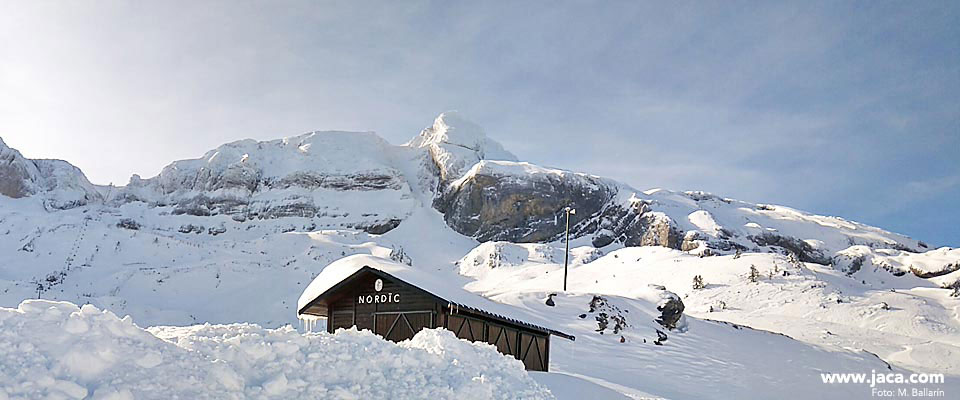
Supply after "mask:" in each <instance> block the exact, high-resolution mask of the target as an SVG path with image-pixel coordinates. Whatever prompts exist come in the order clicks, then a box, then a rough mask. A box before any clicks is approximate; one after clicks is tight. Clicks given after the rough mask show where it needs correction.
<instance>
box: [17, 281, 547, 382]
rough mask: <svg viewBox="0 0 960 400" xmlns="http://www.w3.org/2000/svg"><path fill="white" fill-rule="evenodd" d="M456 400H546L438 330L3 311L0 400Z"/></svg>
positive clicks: (57, 309)
mask: <svg viewBox="0 0 960 400" xmlns="http://www.w3.org/2000/svg"><path fill="white" fill-rule="evenodd" d="M155 335H156V336H155ZM161 338H162V339H161ZM163 339H165V340H163ZM454 397H463V398H470V399H508V398H509V399H515V398H523V399H550V398H553V396H552V395H551V393H550V392H549V391H548V390H547V389H545V388H543V387H542V386H540V385H538V384H537V383H536V382H535V381H534V380H533V379H532V378H531V377H530V376H529V375H528V374H527V372H526V371H524V369H523V364H522V363H521V362H520V361H518V360H515V359H513V358H510V357H506V356H503V355H501V354H500V353H498V352H497V351H496V349H495V348H494V347H493V346H490V345H486V344H475V343H471V342H467V341H463V340H459V339H457V338H456V337H454V335H453V334H452V333H451V332H448V331H443V330H424V331H421V332H420V333H418V334H417V335H416V336H415V337H414V338H413V339H411V340H409V341H405V342H401V343H392V342H388V341H385V340H383V339H381V338H380V337H378V336H375V335H373V334H372V333H370V332H369V331H361V332H358V331H356V330H346V331H340V332H338V333H337V334H333V335H331V334H327V333H319V334H316V333H308V334H300V333H298V332H296V331H295V330H294V329H293V328H291V327H284V328H280V329H264V328H261V327H259V326H257V325H251V324H234V325H209V324H208V325H198V326H193V327H154V328H150V329H149V330H144V329H141V328H139V327H138V326H137V325H135V324H134V323H133V321H132V320H131V319H130V318H129V317H125V318H122V319H121V318H118V317H117V316H116V315H114V314H113V313H111V312H109V311H100V310H99V309H97V308H96V307H94V306H92V305H84V306H83V307H78V306H76V305H74V304H72V303H68V302H54V301H46V300H27V301H24V302H23V303H21V304H20V306H19V308H17V309H11V308H0V399H8V398H28V399H38V398H47V399H88V398H89V399H116V400H120V399H154V398H156V399H170V398H184V399H212V398H216V399H255V398H263V399H269V398H315V399H319V398H324V399H401V398H430V399H450V398H454Z"/></svg>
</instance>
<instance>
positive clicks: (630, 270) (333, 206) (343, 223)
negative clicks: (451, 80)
mask: <svg viewBox="0 0 960 400" xmlns="http://www.w3.org/2000/svg"><path fill="white" fill-rule="evenodd" d="M0 194H2V195H0V306H2V307H17V306H18V304H20V303H21V302H22V301H23V300H24V299H29V298H37V297H41V298H43V299H53V300H65V301H70V302H73V303H76V304H86V303H90V304H93V305H95V306H96V307H99V308H101V309H107V310H111V311H112V312H114V313H117V314H121V315H123V314H129V315H131V316H132V317H133V318H134V320H135V321H136V322H137V323H139V324H142V325H144V326H155V325H190V324H196V323H203V322H210V323H224V324H226V323H235V322H251V323H257V324H260V325H263V326H266V327H279V326H283V325H285V324H296V323H297V319H296V315H295V311H296V302H297V298H298V297H299V295H300V293H301V292H302V291H303V289H304V288H305V287H306V286H307V284H308V283H309V282H310V281H311V280H312V278H313V277H315V276H316V275H317V274H318V273H319V272H320V271H321V270H322V269H323V268H324V267H325V266H326V265H328V264H330V263H332V262H334V261H337V260H340V259H343V258H345V257H347V256H350V255H354V254H369V255H373V256H377V257H383V258H385V259H392V260H395V261H397V262H401V263H406V264H409V265H412V266H413V267H415V268H423V269H426V270H428V271H431V273H436V274H439V275H441V276H442V277H444V279H446V280H449V282H450V284H451V285H456V286H460V287H463V288H464V289H465V290H469V291H473V292H476V293H480V294H482V295H485V296H487V297H490V298H491V299H493V300H496V301H499V302H503V303H507V304H512V305H514V306H517V307H523V308H527V309H528V311H529V312H530V313H532V314H537V315H539V316H541V317H542V318H545V319H551V320H558V321H560V322H559V323H560V324H563V325H565V326H566V327H567V329H568V330H569V331H571V332H574V334H576V335H577V336H578V340H577V342H576V344H570V345H568V344H561V343H559V342H558V343H556V344H555V345H556V346H557V348H556V349H554V351H555V354H556V355H555V356H554V357H553V360H552V364H554V365H555V368H552V370H554V371H557V372H561V373H566V374H568V375H570V376H576V377H580V378H583V379H587V380H589V381H591V382H594V383H597V384H599V385H601V386H604V387H606V388H610V389H613V390H615V391H617V392H620V393H624V394H627V395H631V396H644V395H655V396H664V397H671V398H673V397H677V398H684V397H698V398H710V397H716V398H743V397H744V396H749V392H748V391H746V389H745V388H749V387H759V388H762V389H763V390H776V388H777V387H778V386H777V385H778V384H779V385H781V386H782V387H787V388H790V389H791V390H792V391H791V392H790V393H797V395H796V397H798V398H802V397H804V396H806V397H811V396H818V397H843V396H841V395H845V396H846V397H850V396H856V394H857V393H860V392H857V391H856V390H859V389H862V388H853V389H849V390H848V389H844V390H839V391H835V392H832V393H833V394H831V395H823V393H821V392H818V391H817V387H810V386H809V385H808V384H807V383H809V382H806V383H804V382H802V381H794V382H793V383H792V384H790V385H787V384H786V383H785V382H786V380H788V379H793V377H795V376H797V375H798V374H808V375H809V376H808V378H810V379H815V378H816V379H818V378H817V376H815V375H814V374H815V372H816V371H828V370H829V371H837V372H845V371H847V370H852V369H856V368H858V367H862V368H865V369H866V370H867V371H868V372H869V370H870V369H877V368H886V367H887V363H889V364H890V365H891V367H890V368H892V369H893V370H896V371H919V372H942V373H946V374H949V375H950V376H960V363H957V362H956V361H955V360H957V359H960V299H958V298H957V297H951V294H954V293H955V292H954V290H955V289H945V288H951V287H953V288H955V287H957V286H960V249H951V248H941V249H928V248H927V245H925V244H924V243H923V242H920V241H917V240H915V239H911V238H908V237H905V236H903V235H899V234H895V233H891V232H887V231H885V230H883V229H880V228H875V227H870V226H867V225H863V224H860V223H856V222H853V221H847V220H844V219H842V218H838V217H827V216H818V215H813V214H809V213H805V212H802V211H799V210H795V209H792V208H789V207H785V206H779V205H767V204H751V203H747V202H742V201H738V200H733V199H727V198H723V197H720V196H715V195H712V194H708V193H702V192H674V191H668V190H661V189H654V190H646V191H642V190H637V189H635V188H632V187H630V186H629V185H626V184H624V183H621V182H617V181H614V180H611V179H606V178H602V177H598V176H593V175H588V174H584V173H578V172H572V171H566V170H559V169H554V168H545V167H542V166H537V165H533V164H529V163H524V162H520V161H518V159H517V157H516V156H514V155H513V154H511V153H510V152H508V151H507V150H506V149H504V148H503V146H501V145H500V144H499V143H497V142H495V141H494V140H492V139H491V138H489V137H488V136H487V135H486V133H485V132H484V131H483V129H482V128H480V127H479V126H477V125H476V124H474V123H472V122H470V121H468V120H466V119H465V118H463V117H462V116H460V115H458V114H457V113H453V112H450V113H444V114H441V115H440V116H439V117H437V118H436V120H435V121H434V122H433V124H431V125H430V126H429V127H427V128H426V129H424V130H423V131H422V132H420V133H419V134H418V135H416V136H415V137H414V138H413V139H412V140H410V141H409V142H407V143H405V144H402V145H393V144H390V143H388V142H386V141H385V140H383V139H382V138H380V137H378V136H377V135H376V134H374V133H370V132H365V133H356V132H329V131H328V132H312V133H307V134H303V135H300V136H294V137H288V138H283V139H277V140H271V141H263V142H257V141H253V140H242V141H237V142H232V143H228V144H224V145H222V146H220V147H218V148H216V149H213V150H210V151H209V152H207V153H206V154H204V155H203V156H202V157H199V158H196V159H190V160H181V161H175V162H173V163H171V164H170V165H168V166H166V167H165V168H164V169H163V170H162V171H161V173H160V174H159V175H157V176H154V177H150V178H146V179H144V178H141V177H139V176H136V175H135V176H133V177H132V178H131V180H130V182H129V183H128V184H127V185H125V186H120V187H98V186H95V185H92V184H90V182H89V181H88V180H87V179H86V177H84V175H83V173H82V172H81V171H79V170H78V169H77V168H75V167H73V166H72V165H70V164H69V163H67V162H65V161H59V160H30V159H27V158H25V157H23V156H22V155H21V154H20V153H19V152H18V151H16V150H14V149H11V148H9V147H6V146H5V145H3V143H2V141H0ZM567 206H572V207H574V208H576V209H577V213H576V214H574V215H573V216H572V219H571V237H572V240H571V248H572V249H571V250H572V253H573V254H572V257H571V260H572V261H573V266H572V267H571V270H570V282H571V288H573V289H572V290H571V291H570V292H568V293H566V294H561V295H560V296H557V297H556V298H555V300H556V304H557V306H556V307H547V306H546V305H545V304H544V301H543V300H544V299H545V298H546V297H547V295H548V294H550V293H553V292H555V291H557V290H558V289H559V288H560V287H561V285H562V282H561V277H562V275H563V273H562V271H561V270H562V269H563V255H564V251H563V245H562V242H560V240H561V239H562V234H563V229H564V222H565V221H564V212H563V209H564V207H567ZM752 269H756V270H757V275H758V276H755V277H754V278H755V279H753V280H751V279H747V276H748V275H749V274H750V271H751V270H752ZM558 272H559V273H558ZM696 275H699V276H700V277H701V278H702V279H703V280H704V281H705V287H704V288H702V289H697V290H694V289H691V282H692V280H693V277H694V276H696ZM670 292H672V293H675V295H670V296H673V297H670V296H668V297H670V298H674V297H675V298H676V300H677V301H678V302H681V301H682V304H685V306H686V307H685V309H684V308H683V307H677V308H679V309H681V310H684V311H683V313H684V314H686V315H687V317H688V318H687V319H688V320H689V321H686V325H685V327H684V328H682V329H680V328H676V327H675V330H669V329H665V328H664V327H663V326H662V325H661V324H659V323H657V322H655V321H654V319H655V318H657V317H656V316H658V315H661V310H658V309H657V308H658V307H662V306H663V305H662V304H660V303H659V302H658V300H657V298H659V297H658V296H666V294H665V293H670ZM597 299H600V300H597ZM598 302H602V303H603V304H604V307H605V308H604V309H603V311H602V312H603V313H604V317H602V318H601V319H602V320H606V321H607V323H609V318H610V317H611V316H612V315H614V314H615V313H616V315H619V316H620V317H625V318H624V320H625V321H627V323H628V324H629V328H625V329H624V330H623V333H622V334H621V333H620V332H616V335H613V334H610V333H609V332H606V335H602V333H605V332H604V329H598V321H600V320H601V319H597V318H598V317H600V314H599V313H600V312H599V311H596V308H597V307H599V306H598V304H599V303H598ZM21 307H22V306H21ZM57 307H62V306H57ZM28 308H29V307H28ZM616 310H620V311H616ZM627 314H629V315H627ZM716 321H722V322H716ZM0 322H2V321H0ZM110 323H111V324H112V323H113V322H110ZM602 326H605V325H602ZM744 326H747V327H753V328H756V329H757V330H744V329H740V328H741V327H744ZM766 331H770V332H776V333H779V334H782V335H787V336H789V337H787V336H781V335H774V334H770V333H768V332H766ZM152 332H154V333H156V334H158V335H160V336H163V335H164V334H167V335H171V337H172V336H176V335H174V334H173V333H170V332H180V331H176V330H169V329H165V328H156V329H155V330H153V331H152ZM163 332H167V333H163ZM184 332H186V331H183V332H180V333H177V335H179V336H178V337H186V336H189V335H191V334H192V333H189V334H188V333H184ZM658 332H659V333H658ZM660 334H663V335H665V336H668V337H669V338H668V339H665V341H664V339H661V338H660ZM185 335H186V336H185ZM264 335H267V334H264ZM269 335H273V334H269ZM864 338H866V339H864ZM621 339H622V341H621ZM184 340H186V339H184ZM190 340H193V339H190ZM345 340H346V339H345ZM654 342H658V344H654ZM566 346H573V347H566ZM751 346H752V347H751ZM584 352H588V353H589V354H590V355H589V356H585V355H584ZM758 354H766V355H765V356H763V357H762V358H763V360H765V361H764V362H765V363H768V364H769V363H780V364H777V367H776V368H773V369H771V368H769V365H762V366H761V365H759V364H757V365H754V364H750V363H751V362H752V361H751V360H754V359H756V358H757V357H758ZM874 354H875V355H874ZM178 357H179V356H178ZM694 357H702V358H703V359H702V360H699V361H696V362H692V361H691V360H692V358H694ZM877 357H879V358H880V360H878V359H877ZM787 358H794V359H795V362H798V363H799V364H797V366H790V365H788V364H789V363H786V362H783V361H782V360H784V359H787ZM610 360H615V361H616V365H615V366H609V365H608V364H609V361H610ZM797 360H799V361H797ZM118 365H119V364H118ZM645 365H656V366H657V368H652V369H651V368H647V367H644V366H645ZM694 365H695V366H694ZM731 366H739V367H735V368H734V370H736V371H739V372H735V371H732V370H729V368H732V367H731ZM831 368H837V369H831ZM618 371H619V372H618ZM852 372H857V371H852ZM734 373H736V374H746V375H749V376H755V377H756V378H755V379H753V380H751V385H753V386H742V385H740V386H737V385H738V384H735V383H731V384H730V385H728V386H727V388H728V389H729V390H728V391H727V392H725V393H727V395H711V393H712V392H709V391H705V390H702V389H703V387H700V388H698V387H691V386H689V385H688V383H689V382H693V383H694V384H700V385H703V386H704V387H706V386H709V385H711V384H716V383H717V382H720V381H721V380H723V379H728V378H729V377H730V376H731V375H729V374H734ZM0 375H2V374H0ZM638 376H642V379H641V378H637V377H638ZM0 378H2V376H0ZM535 378H536V377H535ZM537 379H538V380H540V379H546V380H550V379H552V378H537ZM762 382H765V383H762ZM798 382H799V383H798ZM550 384H554V385H559V383H557V382H549V383H548V386H550ZM783 385H786V386H783ZM833 389H836V388H833ZM237 390H239V391H244V390H245V389H243V388H240V389H237ZM851 390H852V391H851ZM257 393H260V392H257ZM301 393H305V392H301ZM538 393H539V392H538ZM868 393H869V391H868ZM555 394H556V393H555ZM777 397H779V396H777Z"/></svg>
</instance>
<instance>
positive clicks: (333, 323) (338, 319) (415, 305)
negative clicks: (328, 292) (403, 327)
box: [327, 274, 444, 341]
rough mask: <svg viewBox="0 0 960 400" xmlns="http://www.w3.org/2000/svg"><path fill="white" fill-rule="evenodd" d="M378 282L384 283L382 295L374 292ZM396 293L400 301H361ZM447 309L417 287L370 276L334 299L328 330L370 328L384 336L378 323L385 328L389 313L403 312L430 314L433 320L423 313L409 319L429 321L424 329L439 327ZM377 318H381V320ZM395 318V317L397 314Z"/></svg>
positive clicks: (351, 285)
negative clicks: (368, 297) (375, 283)
mask: <svg viewBox="0 0 960 400" xmlns="http://www.w3.org/2000/svg"><path fill="white" fill-rule="evenodd" d="M377 279H381V280H382V281H383V287H382V288H381V290H380V291H379V292H378V291H376V290H375V289H374V282H376V280H377ZM395 294H399V295H400V299H399V300H400V302H366V301H364V302H363V303H360V302H359V297H360V296H364V300H366V296H368V295H369V296H374V295H380V296H392V295H395ZM443 310H444V309H443V306H441V305H440V304H439V303H438V302H437V301H436V298H435V297H433V296H431V295H430V294H428V293H426V292H424V291H422V290H420V289H418V288H416V287H414V286H411V285H408V284H405V283H403V282H395V281H393V280H391V279H384V278H379V277H377V276H376V275H373V274H369V275H367V276H364V277H360V278H359V279H357V280H356V281H354V282H353V283H351V284H350V285H349V286H348V287H345V288H343V289H342V290H341V291H340V293H338V295H337V297H336V298H334V299H332V300H331V302H330V303H329V311H328V312H329V314H328V315H329V316H330V319H329V320H328V321H329V322H328V324H327V331H328V332H331V333H332V332H334V331H336V330H337V329H338V328H349V327H351V326H354V325H356V326H357V328H359V329H369V330H371V331H373V332H377V333H380V334H382V333H383V332H379V331H381V330H382V326H376V325H377V322H378V321H379V322H380V325H383V324H384V323H385V322H384V321H386V320H388V319H389V317H390V315H388V313H400V312H426V313H425V314H426V315H429V318H425V316H424V315H423V314H420V315H416V316H413V315H411V316H410V317H409V318H408V319H409V320H410V322H411V323H414V324H419V323H422V322H425V321H426V320H429V321H426V322H427V323H426V324H423V326H424V327H428V328H435V327H437V326H439V325H438V322H439V319H440V318H439V317H440V315H441V313H442V312H443ZM377 315H380V316H381V317H379V318H377V317H376V316H377ZM392 316H393V317H394V318H395V317H396V314H393V315H392ZM391 322H392V321H391ZM377 328H381V329H377ZM414 333H415V332H414ZM401 336H406V335H401ZM410 336H412V335H410ZM403 339H406V337H403V338H397V337H395V338H391V340H397V341H399V340H403Z"/></svg>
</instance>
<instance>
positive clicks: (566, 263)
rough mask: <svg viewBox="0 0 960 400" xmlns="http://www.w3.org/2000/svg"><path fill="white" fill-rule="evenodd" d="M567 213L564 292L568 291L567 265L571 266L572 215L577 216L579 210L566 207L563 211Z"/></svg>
mask: <svg viewBox="0 0 960 400" xmlns="http://www.w3.org/2000/svg"><path fill="white" fill-rule="evenodd" d="M563 211H565V212H566V213H567V234H566V236H567V251H566V252H564V253H563V291H564V292H566V291H567V265H569V264H570V214H576V213H577V210H576V209H573V208H570V207H566V208H564V209H563Z"/></svg>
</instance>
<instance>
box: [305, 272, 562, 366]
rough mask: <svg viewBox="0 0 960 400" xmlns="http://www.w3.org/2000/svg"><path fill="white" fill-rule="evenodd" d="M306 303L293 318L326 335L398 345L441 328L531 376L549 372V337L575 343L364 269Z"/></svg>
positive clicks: (390, 275) (523, 323)
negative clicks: (356, 333) (314, 322)
mask: <svg viewBox="0 0 960 400" xmlns="http://www.w3.org/2000/svg"><path fill="white" fill-rule="evenodd" d="M465 293H466V292H465ZM469 295H470V296H477V295H474V294H472V293H470V294H469ZM310 297H312V296H310ZM451 297H452V296H451ZM477 297H479V296H477ZM302 300H303V299H302ZM484 300H486V299H484ZM306 301H308V302H307V303H306V304H305V305H304V306H302V307H301V308H300V310H299V314H306V315H312V316H319V317H325V318H326V319H327V331H328V332H331V333H333V332H334V331H336V329H338V328H349V327H353V326H356V327H357V328H358V329H369V330H370V331H372V332H374V333H376V334H378V335H380V336H382V337H384V338H385V339H388V340H392V341H394V342H399V341H401V340H406V339H410V338H412V337H413V335H415V334H416V333H417V332H419V331H420V330H421V329H424V328H438V327H442V328H446V329H448V330H450V331H452V332H453V333H454V334H456V335H457V337H459V338H462V339H467V340H471V341H481V342H486V343H490V344H492V345H494V346H496V347H497V350H499V351H500V352H501V353H503V354H506V355H510V356H513V357H515V358H516V359H518V360H521V361H522V362H523V365H524V366H525V367H526V369H528V370H532V371H547V370H549V367H550V336H551V335H556V336H560V337H562V338H565V339H569V340H574V339H575V338H574V337H573V336H571V335H567V334H565V333H562V332H558V331H555V330H552V329H548V328H545V327H542V326H538V325H534V324H531V323H526V322H524V321H520V320H517V319H513V318H510V317H507V316H504V315H502V314H498V313H496V312H492V311H487V310H483V309H481V308H477V306H478V304H473V305H472V306H471V305H468V304H463V303H464V301H463V300H462V299H451V298H443V297H441V296H439V295H436V294H434V293H433V292H431V291H430V290H429V288H420V287H417V286H415V285H413V284H410V283H408V282H405V281H404V280H402V279H400V278H398V277H396V276H394V275H392V274H390V273H387V272H384V271H382V270H380V269H377V268H372V267H370V266H363V267H362V268H359V269H358V270H356V272H353V273H352V274H350V275H349V276H347V277H346V278H344V279H342V280H340V281H339V282H337V283H335V284H333V285H332V286H330V287H329V288H327V289H326V290H324V291H323V292H322V293H320V294H319V295H317V296H316V297H315V298H313V299H312V300H310V299H306ZM478 303H482V302H478ZM480 306H482V305H480ZM501 306H502V307H509V306H505V305H501Z"/></svg>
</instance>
